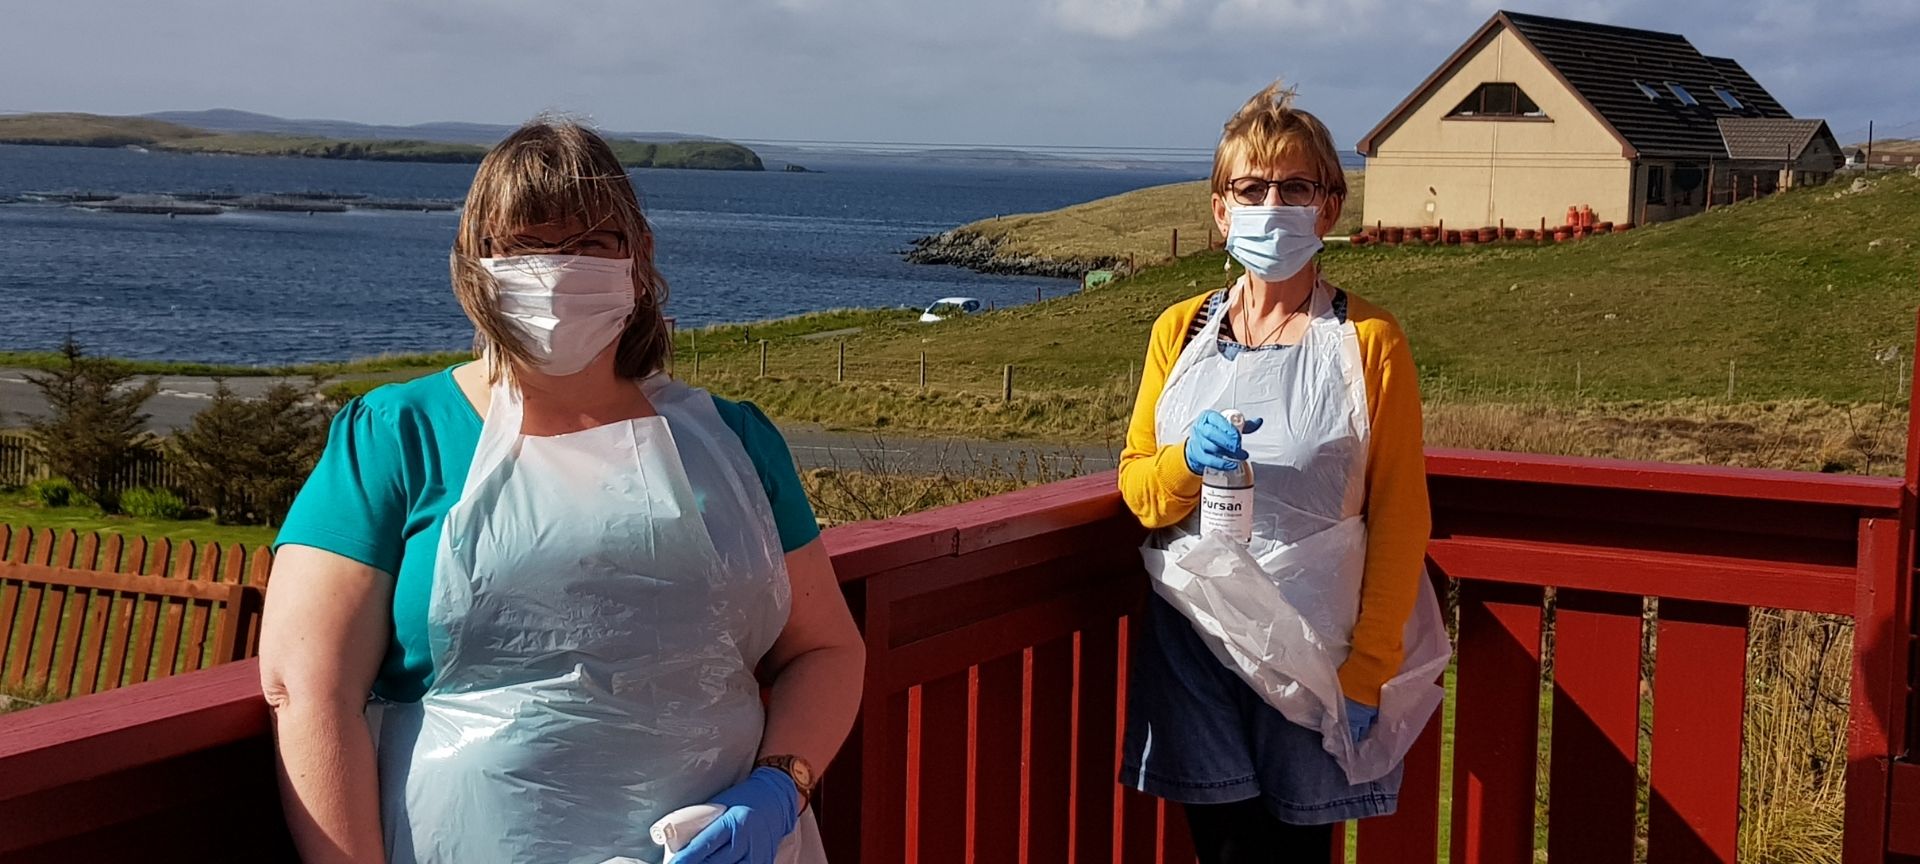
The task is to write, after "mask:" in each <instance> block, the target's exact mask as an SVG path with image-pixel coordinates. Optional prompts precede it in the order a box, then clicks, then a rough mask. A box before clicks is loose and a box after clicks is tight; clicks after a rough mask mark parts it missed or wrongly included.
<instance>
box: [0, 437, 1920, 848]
mask: <svg viewBox="0 0 1920 864" xmlns="http://www.w3.org/2000/svg"><path fill="white" fill-rule="evenodd" d="M1429 467H1430V472H1431V486H1432V490H1433V499H1434V513H1435V527H1436V531H1435V539H1434V542H1433V545H1432V547H1431V564H1432V567H1431V570H1432V573H1433V575H1434V577H1435V578H1436V579H1441V580H1445V583H1446V584H1444V586H1443V587H1449V588H1455V587H1457V596H1458V605H1459V656H1458V669H1457V672H1456V675H1455V684H1456V686H1455V690H1454V693H1455V698H1456V701H1457V708H1456V716H1455V717H1454V718H1453V719H1454V722H1455V726H1456V727H1457V732H1456V735H1455V738H1454V741H1453V752H1452V756H1453V760H1454V762H1453V773H1452V776H1451V777H1443V776H1441V772H1440V766H1441V764H1442V756H1443V755H1444V754H1442V752H1441V735H1440V729H1441V725H1440V719H1439V718H1436V721H1435V724H1434V725H1433V726H1432V727H1431V728H1430V729H1429V730H1428V734H1427V736H1426V737H1425V738H1424V739H1423V740H1422V742H1421V743H1420V744H1419V746H1417V747H1416V749H1415V751H1414V753H1413V754H1412V755H1411V756H1410V757H1409V763H1408V771H1407V780H1406V784H1405V787H1404V789H1403V791H1402V796H1401V807H1400V812H1399V814H1397V815H1395V816H1393V817H1389V818H1383V819H1376V820H1369V821H1366V822H1364V823H1362V824H1361V826H1360V830H1359V835H1358V849H1357V854H1358V857H1359V860H1361V861H1362V862H1407V861H1416V860H1429V861H1430V860H1436V859H1439V858H1442V857H1444V856H1445V855H1450V857H1451V860H1453V861H1455V862H1502V864H1506V862H1516V861H1526V860H1531V858H1532V856H1533V845H1534V837H1535V834H1536V830H1535V829H1536V824H1535V820H1536V813H1535V791H1536V784H1544V785H1545V788H1546V789H1547V790H1548V792H1549V793H1550V795H1551V802H1552V808H1551V812H1550V815H1549V816H1548V817H1547V819H1548V822H1549V824H1548V825H1547V826H1546V827H1547V829H1548V831H1547V835H1548V841H1547V843H1548V851H1549V854H1550V857H1551V860H1554V861H1556V862H1563V861H1564V862H1585V861H1616V862H1617V861H1623V860H1630V859H1628V857H1627V856H1630V855H1631V854H1632V846H1633V844H1634V842H1635V839H1634V838H1635V830H1634V815H1635V806H1636V805H1635V794H1636V791H1637V788H1638V787H1637V784H1638V782H1639V781H1638V779H1637V778H1638V776H1639V773H1640V768H1641V766H1639V765H1638V764H1637V761H1638V741H1639V734H1640V728H1639V716H1638V712H1639V711H1640V705H1641V695H1640V669H1641V660H1642V658H1641V651H1642V620H1643V619H1642V610H1643V602H1644V598H1647V597H1655V598H1658V615H1657V617H1655V618H1654V619H1652V620H1653V623H1652V624H1651V625H1650V626H1653V627H1654V628H1655V630H1656V634H1657V650H1656V656H1655V657H1654V658H1653V660H1654V663H1653V666H1654V680H1653V685H1652V704H1653V726H1652V732H1651V747H1652V764H1651V768H1650V778H1651V779H1650V781H1649V787H1650V788H1649V792H1650V796H1651V816H1650V828H1649V836H1648V838H1647V844H1648V845H1647V854H1648V860H1649V861H1650V862H1654V864H1658V862H1664V861H1688V862H1691V861H1731V860H1734V852H1735V850H1734V841H1735V832H1736V829H1737V818H1738V812H1739V811H1738V806H1739V789H1740V773H1739V771H1740V753H1741V747H1742V741H1741V735H1742V724H1741V711H1742V707H1743V700H1744V688H1745V681H1746V673H1745V663H1746V622H1747V614H1748V610H1749V609H1752V608H1770V609H1799V610H1806V611H1813V612H1823V613H1829V614H1836V615H1845V616H1850V617H1852V618H1853V619H1854V621H1855V624H1856V637H1855V645H1856V651H1855V659H1854V668H1853V672H1852V682H1853V683H1852V723H1851V740H1850V743H1849V761H1848V765H1847V768H1846V770H1847V772H1848V810H1847V820H1846V821H1847V824H1846V841H1845V847H1844V849H1843V850H1842V852H1843V856H1844V860H1845V861H1847V862H1850V864H1851V862H1868V861H1883V860H1886V861H1898V860H1906V859H1903V858H1901V857H1900V855H1903V854H1915V853H1920V842H1916V840H1920V828H1916V827H1915V826H1916V824H1920V774H1911V773H1909V772H1910V771H1914V770H1920V769H1916V768H1912V767H1910V766H1907V765H1905V764H1904V763H1902V762H1900V761H1899V757H1900V756H1902V755H1904V754H1905V752H1906V749H1905V748H1906V745H1907V740H1908V738H1907V733H1906V729H1907V718H1908V709H1907V704H1908V701H1909V700H1910V698H1911V695H1912V694H1911V692H1910V690H1911V688H1910V687H1909V685H1908V672H1909V669H1910V663H1909V661H1908V659H1907V658H1908V651H1909V648H1910V646H1911V644H1912V637H1911V626H1912V622H1913V616H1912V611H1911V602H1912V600H1911V597H1910V596H1909V591H1910V586H1911V579H1910V576H1911V574H1912V558H1911V547H1912V540H1913V515H1914V512H1915V507H1914V501H1913V495H1912V492H1911V488H1912V487H1911V484H1910V483H1909V482H1903V481H1901V480H1897V479H1872V478H1849V477H1832V476H1823V475H1806V474H1794V473H1785V472H1765V471H1740V470H1726V469H1713V468H1689V467H1678V466H1667V465H1637V464H1624V463H1617V462H1600V461H1589V460H1571V459H1556V458H1548V457H1533V456H1516V455H1510V454H1487V453H1461V452H1435V453H1433V454H1432V456H1431V458H1430V461H1429ZM1139 539H1140V529H1139V528H1138V527H1137V525H1136V524H1135V523H1134V522H1133V521H1132V520H1131V518H1130V517H1129V516H1128V515H1127V514H1126V513H1125V512H1124V509H1123V508H1122V507H1121V505H1120V502H1119V500H1118V496H1117V495H1116V494H1115V493H1114V492H1113V478H1112V477H1111V475H1105V476H1098V477H1091V478H1085V479H1081V480H1074V481H1069V482H1066V483H1059V484H1054V485H1051V486H1045V487H1038V488H1035V489H1030V490H1026V491H1022V492H1017V493H1013V494H1010V495H1004V496H999V497H996V498H990V499H985V500H981V501H976V502H972V503H969V504H964V505H960V506H958V507H952V508H946V509H943V510H939V511H932V512H928V513H922V514H918V515H914V516H909V517H904V518H900V519H895V520H890V521H887V522H880V523H872V524H862V525H852V526H846V527H842V528H837V529H834V530H832V531H830V532H829V533H828V536H827V544H828V547H829V549H830V551H831V552H832V553H833V556H834V561H835V565H836V567H837V568H838V570H839V572H840V574H841V578H842V580H843V584H844V587H845V590H846V592H847V596H848V598H849V600H850V601H851V603H852V605H853V608H854V611H855V613H856V615H858V616H859V617H860V620H861V621H862V624H863V628H864V632H865V634H866V638H867V645H868V652H869V660H870V664H869V670H868V678H867V688H866V697H865V704H864V708H863V714H862V717H861V721H860V725H859V727H858V728H857V730H856V732H855V735H854V737H853V739H852V740H851V741H850V742H849V744H848V746H847V748H846V750H845V751H844V752H843V755H842V757H841V758H840V760H839V761H838V762H836V764H835V765H834V766H833V768H832V770H831V772H830V773H829V774H828V775H827V779H826V785H825V787H824V788H823V790H822V793H821V797H820V801H819V806H820V813H821V817H822V820H823V823H824V826H825V828H826V832H827V835H828V842H829V844H830V846H831V850H830V851H831V853H832V860H833V861H835V862H836V864H849V862H866V864H874V862H888V864H891V862H900V861H914V862H929V864H931V862H946V861H977V862H993V864H999V862H1035V864H1040V862H1058V861H1074V862H1096V861H1097V862H1126V864H1135V862H1139V864H1145V862H1178V861H1190V860H1192V856H1191V854H1190V851H1189V850H1188V848H1187V847H1186V840H1185V831H1184V828H1183V826H1182V824H1181V820H1180V818H1179V811H1178V809H1177V808H1165V807H1162V806H1161V805H1160V804H1159V803H1158V802H1157V801H1155V800H1154V799H1150V798H1146V797H1143V796H1139V795H1136V794H1134V793H1131V792H1125V791H1123V790H1121V789H1120V788H1118V786H1117V785H1116V784H1115V783H1114V776H1115V766H1116V761H1117V759H1116V756H1117V746H1116V741H1117V728H1118V717H1119V706H1120V705H1122V704H1124V699H1125V679H1124V674H1123V673H1124V669H1125V659H1124V658H1125V653H1126V649H1127V615H1128V613H1129V611H1130V610H1131V609H1132V608H1134V605H1135V604H1136V603H1137V602H1139V600H1140V598H1141V597H1143V596H1144V593H1143V592H1144V577H1143V575H1142V573H1141V570H1140V566H1139V563H1138V558H1137V556H1136V553H1135V551H1134V548H1135V546H1136V545H1137V543H1138V541H1139ZM1549 590H1551V591H1552V592H1553V599H1554V603H1553V607H1552V608H1553V616H1554V618H1553V626H1554V628H1555V635H1556V640H1555V646H1556V647H1555V654H1554V656H1553V661H1554V662H1553V668H1552V676H1551V680H1552V687H1553V690H1552V693H1551V696H1550V698H1549V700H1548V701H1549V704H1550V705H1551V710H1552V723H1551V726H1550V732H1549V733H1548V734H1550V735H1551V740H1550V741H1548V742H1547V746H1548V747H1549V748H1550V751H1551V753H1552V759H1551V763H1550V764H1551V768H1550V769H1549V771H1548V772H1546V776H1536V774H1537V773H1538V772H1537V759H1536V754H1537V748H1538V746H1539V741H1538V738H1537V735H1538V734H1539V730H1540V729H1541V728H1542V726H1541V724H1540V723H1539V720H1540V716H1539V710H1540V706H1541V702H1542V691H1541V681H1542V674H1541V663H1542V659H1543V658H1542V648H1541V644H1542V638H1541V634H1542V631H1543V629H1544V628H1545V626H1546V612H1545V610H1546V608H1547V607H1546V604H1545V598H1546V595H1547V592H1548V591H1549ZM255 674H256V673H255V669H254V667H253V666H252V664H250V663H247V664H232V665H229V666H224V667H220V668H218V669H214V670H211V671H208V672H201V673H196V674H192V675H185V676H180V677H177V678H173V679H168V680H165V681H159V682H153V683H149V684H143V685H140V686H136V687H130V688H126V689H123V690H118V691H114V692H109V693H104V694H100V695H96V696H90V697H85V698H79V699H74V700H71V701H69V702H65V703H60V704H56V705H52V706H47V707H43V708H38V709H34V710H31V711H27V712H23V713H20V714H16V715H12V716H9V717H6V718H0V860H6V861H14V860H20V861H43V860H44V861H55V860H60V861H69V860H104V859H105V858H106V857H107V856H108V855H109V854H123V853H124V854H138V855H140V856H141V858H142V860H154V859H156V858H159V859H176V858H177V859H181V860H189V859H190V860H195V861H222V860H247V861H261V860H284V859H285V857H286V854H287V847H286V841H285V837H284V832H283V831H282V830H281V829H280V820H281V815H280V813H279V810H278V806H277V803H276V798H275V797H274V795H273V793H272V774H271V768H270V764H271V763H270V749H269V743H268V738H267V725H266V714H265V709H264V706H263V704H262V703H261V701H260V697H259V692H258V687H257V684H256V683H255V681H254V675H255ZM1443 800H1448V801H1450V802H1451V808H1450V812H1451V824H1450V825H1447V826H1442V825H1441V823H1440V813H1441V811H1442V807H1441V802H1442V801H1443ZM1890 802H1891V803H1890ZM212 814H218V815H217V817H216V816H214V815H212ZM1443 827H1445V828H1447V829H1448V836H1449V837H1450V844H1449V845H1450V848H1449V849H1445V850H1442V849H1440V840H1441V836H1442V828H1443Z"/></svg>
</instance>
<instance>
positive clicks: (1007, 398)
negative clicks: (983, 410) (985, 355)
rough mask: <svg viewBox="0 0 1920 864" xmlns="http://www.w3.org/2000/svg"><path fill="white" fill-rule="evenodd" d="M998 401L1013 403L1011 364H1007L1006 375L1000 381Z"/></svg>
mask: <svg viewBox="0 0 1920 864" xmlns="http://www.w3.org/2000/svg"><path fill="white" fill-rule="evenodd" d="M1000 401H1002V402H1012V401H1013V364H1012V363H1008V364H1007V369H1006V373H1005V374H1004V375H1003V376H1002V377H1001V379H1000Z"/></svg>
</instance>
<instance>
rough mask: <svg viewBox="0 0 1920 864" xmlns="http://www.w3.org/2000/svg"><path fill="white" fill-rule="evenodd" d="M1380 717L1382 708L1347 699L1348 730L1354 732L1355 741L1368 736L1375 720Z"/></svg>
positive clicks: (1357, 741)
mask: <svg viewBox="0 0 1920 864" xmlns="http://www.w3.org/2000/svg"><path fill="white" fill-rule="evenodd" d="M1378 719H1380V709H1378V708H1374V707H1371V706H1367V705H1362V704H1360V703H1358V702H1355V701H1353V700H1352V699H1348V700H1347V731H1348V732H1350V733H1352V734H1353V743H1355V744H1359V743H1360V739H1362V738H1365V737H1367V733H1368V732H1369V731H1372V729H1373V721H1375V720H1378Z"/></svg>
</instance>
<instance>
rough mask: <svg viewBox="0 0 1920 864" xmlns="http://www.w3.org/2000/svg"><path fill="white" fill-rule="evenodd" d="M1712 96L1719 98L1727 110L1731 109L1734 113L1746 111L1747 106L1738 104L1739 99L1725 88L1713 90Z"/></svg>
mask: <svg viewBox="0 0 1920 864" xmlns="http://www.w3.org/2000/svg"><path fill="white" fill-rule="evenodd" d="M1713 95H1715V96H1718V97H1720V101H1722V102H1725V103H1727V107H1728V108H1732V109H1733V110H1735V111H1744V110H1746V107H1747V106H1746V105H1744V104H1742V103H1741V102H1740V97H1738V96H1735V95H1733V91H1731V90H1728V89H1727V88H1725V87H1715V88H1713Z"/></svg>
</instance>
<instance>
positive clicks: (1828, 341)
mask: <svg viewBox="0 0 1920 864" xmlns="http://www.w3.org/2000/svg"><path fill="white" fill-rule="evenodd" d="M1916 237H1920V178H1915V177H1912V176H1908V175H1890V176H1884V177H1880V178H1878V179H1877V180H1876V181H1874V183H1873V185H1872V187H1871V188H1870V189H1869V190H1868V191H1865V192H1862V193H1859V194H1841V187H1839V186H1830V187H1822V188H1817V189H1810V190H1800V191H1796V192H1793V193H1789V194H1787V195H1784V196H1780V197H1777V198H1773V199H1768V200H1764V201H1759V202H1751V203H1744V204H1741V205H1738V206H1735V207H1728V208H1721V209H1717V210H1715V211H1714V212H1712V213H1708V214H1704V215H1701V216H1697V217H1694V218H1692V219H1687V220H1682V221H1679V222H1673V223H1667V224H1663V225H1657V226H1653V227H1650V228H1645V229H1639V230H1636V231H1633V232H1630V233H1627V234H1620V235H1612V236H1609V237H1604V238H1598V239H1593V240H1588V241H1584V242H1579V243H1572V244H1567V245H1562V246H1553V245H1548V246H1517V245H1514V246H1497V247H1491V248H1465V249H1462V248H1450V249H1448V248H1432V249H1428V248H1397V249H1395V248H1379V247H1365V248H1348V247H1334V248H1330V249H1328V250H1327V252H1326V253H1325V255H1324V261H1325V265H1326V268H1327V272H1328V275H1329V277H1330V278H1332V279H1333V280H1334V281H1335V282H1337V283H1339V284H1341V285H1343V286H1345V287H1346V288H1347V289H1348V290H1350V291H1353V292H1354V293H1356V294H1359V295H1361V296H1364V297H1366V298H1368V299H1371V300H1373V301H1375V302H1376V303H1378V304H1379V305H1381V306H1384V307H1385V308H1387V309H1389V310H1391V311H1392V312H1394V313H1395V314H1396V315H1397V317H1398V318H1399V319H1400V321H1401V323H1402V325H1403V326H1404V328H1405V329H1406V331H1407V332H1408V334H1409V336H1410V338H1411V340H1412V342H1413V346H1414V354H1415V359H1416V361H1417V362H1418V363H1419V365H1420V368H1421V373H1422V379H1423V383H1424V385H1425V386H1426V388H1427V390H1428V391H1429V392H1431V393H1441V392H1448V393H1471V394H1480V395H1485V394H1494V395H1510V396H1521V395H1524V396H1528V397H1537V396H1544V397H1549V398H1555V399H1559V398H1566V397H1572V396H1574V395H1575V391H1576V386H1577V387H1578V392H1579V395H1580V396H1582V397H1587V398H1597V399H1607V400H1668V399H1675V398H1682V397H1701V398H1705V397H1718V398H1725V397H1726V394H1727V384H1728V367H1729V364H1730V363H1731V364H1733V365H1734V385H1735V386H1734V395H1735V398H1736V399H1738V400H1741V401H1760V400H1772V399H1793V398H1804V397H1811V398H1822V399H1830V400H1838V401H1872V400H1885V399H1888V398H1889V397H1891V396H1893V395H1894V393H1893V391H1894V390H1895V389H1896V388H1895V384H1896V381H1897V378H1898V368H1899V367H1898V365H1897V364H1895V363H1892V362H1882V361H1881V360H1878V359H1876V357H1877V356H1885V355H1884V353H1883V352H1888V351H1889V350H1890V349H1897V350H1898V351H1899V354H1900V356H1901V358H1903V360H1904V359H1905V358H1907V355H1908V354H1909V353H1910V351H1911V346H1912V344H1913V325H1914V317H1913V315H1914V307H1915V305H1916V302H1920V292H1916V290H1915V289H1916V283H1917V280H1916V266H1920V252H1916V249H1915V243H1916V241H1915V240H1914V239H1910V238H1916ZM1870 246H1871V248H1870ZM1225 260H1226V259H1225V258H1224V256H1223V255H1222V254H1221V253H1202V254H1196V255H1193V256H1191V257H1188V258H1183V259H1181V260H1179V261H1178V262H1176V263H1173V264H1171V265H1169V266H1164V267H1159V268H1155V269H1152V270H1149V271H1147V272H1144V273H1142V274H1141V275H1139V276H1137V277H1135V278H1133V279H1130V280H1124V281H1122V282H1119V283H1117V284H1115V285H1113V286H1111V287H1104V288H1098V289H1095V290H1093V291H1090V292H1086V293H1083V294H1076V295H1072V296H1067V297H1062V298H1058V299H1053V300H1048V301H1046V302H1043V303H1038V304H1034V305H1030V306H1021V307H1018V308H1011V309H1003V310H1000V311H998V312H994V313H989V314H984V315H979V316H973V317H970V318H966V319H962V320H954V321H948V322H943V323H940V324H936V325H920V324H916V323H912V318H911V316H901V317H900V318H899V319H897V320H895V321H892V322H889V323H886V324H883V325H877V326H869V327H867V328H866V329H864V330H863V331H861V332H860V333H858V334H854V335H851V336H848V337H846V343H847V357H848V364H849V378H850V379H852V380H855V381H860V382H863V386H865V385H864V382H873V381H890V382H894V383H895V384H905V383H909V382H913V381H914V377H915V375H916V374H917V365H918V360H919V356H920V353H921V352H923V351H924V352H926V354H927V356H928V361H929V363H930V364H931V366H932V368H933V369H934V373H933V377H934V378H935V380H936V382H938V384H939V385H940V386H945V387H949V388H954V389H961V390H969V391H971V392H985V393H997V392H998V390H999V383H1000V380H1001V374H1002V370H1003V368H1004V367H1005V366H1006V365H1009V364H1011V365H1013V366H1014V367H1016V376H1015V378H1016V391H1017V392H1023V393H1034V392H1047V393H1060V392H1071V391H1079V392H1083V393H1085V392H1091V391H1094V390H1097V389H1101V388H1105V387H1108V386H1111V384H1112V382H1114V381H1116V380H1120V379H1122V378H1123V377H1124V376H1127V375H1129V374H1130V373H1131V372H1137V370H1138V368H1139V363H1140V362H1141V357H1142V356H1143V354H1144V351H1145V346H1146V342H1147V333H1148V330H1149V328H1150V327H1151V325H1152V322H1153V320H1154V319H1155V318H1156V317H1157V316H1158V315H1159V314H1160V312H1161V311H1162V310H1163V309H1165V308H1166V307H1167V306H1168V305H1170V304H1172V303H1174V302H1176V301H1178V300H1180V299H1183V298H1186V297H1190V296H1193V295H1194V294H1197V293H1199V292H1201V291H1204V290H1208V289H1211V288H1216V287H1220V286H1222V285H1224V284H1225V281H1226V277H1225V274H1223V273H1222V269H1221V268H1222V264H1223V263H1224V262H1225ZM835 341H837V340H819V341H813V342H807V341H802V340H793V339H786V340H775V344H773V345H771V346H770V354H771V355H772V360H771V362H770V364H769V365H770V371H772V372H774V373H775V374H777V375H780V376H782V377H786V378H797V377H806V378H813V379H816V380H817V379H822V378H825V379H828V380H831V378H832V376H833V374H834V370H835V368H836V364H837V355H836V353H835V352H836V348H837V346H836V345H835V344H833V343H834V342H835ZM683 347H684V343H683ZM701 353H702V372H703V373H705V374H708V375H712V376H715V377H716V378H718V377H719V376H732V377H734V378H742V377H751V376H752V375H753V374H754V373H755V372H757V362H758V355H757V348H754V347H753V346H749V345H746V344H740V345H728V344H725V343H721V344H718V345H711V346H709V345H703V346H702V348H701ZM685 360H686V358H685V357H684V356H683V357H682V361H683V363H684V362H685ZM683 368H684V367H683ZM823 398H824V397H823ZM849 420H850V421H852V420H857V418H849ZM956 422H959V421H956Z"/></svg>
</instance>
